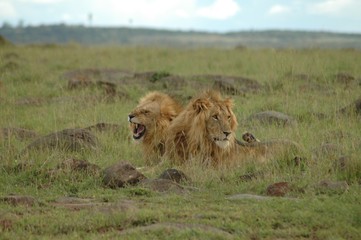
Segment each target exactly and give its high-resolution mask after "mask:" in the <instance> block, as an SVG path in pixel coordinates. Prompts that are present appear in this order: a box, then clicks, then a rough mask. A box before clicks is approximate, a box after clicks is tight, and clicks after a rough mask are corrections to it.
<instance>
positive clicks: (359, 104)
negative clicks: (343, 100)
mask: <svg viewBox="0 0 361 240" xmlns="http://www.w3.org/2000/svg"><path fill="white" fill-rule="evenodd" d="M337 113H338V114H343V115H353V114H356V115H361V98H359V99H357V100H355V101H354V102H353V103H351V104H349V105H347V106H345V107H343V108H341V109H339V110H338V111H337Z"/></svg>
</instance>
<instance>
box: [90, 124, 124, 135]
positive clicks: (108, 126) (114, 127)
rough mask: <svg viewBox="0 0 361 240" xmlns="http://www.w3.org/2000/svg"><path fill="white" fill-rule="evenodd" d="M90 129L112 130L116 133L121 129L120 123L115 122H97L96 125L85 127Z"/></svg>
mask: <svg viewBox="0 0 361 240" xmlns="http://www.w3.org/2000/svg"><path fill="white" fill-rule="evenodd" d="M84 129H86V130H89V131H97V132H112V133H115V132H117V131H119V130H120V129H121V126H120V125H119V124H113V123H103V122H102V123H97V124H95V125H92V126H89V127H86V128H84Z"/></svg>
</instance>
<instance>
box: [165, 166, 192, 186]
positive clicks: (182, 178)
mask: <svg viewBox="0 0 361 240" xmlns="http://www.w3.org/2000/svg"><path fill="white" fill-rule="evenodd" d="M159 179H167V180H171V181H173V182H176V183H180V182H186V181H189V178H188V177H187V176H186V175H185V174H184V173H183V172H182V171H179V170H177V169H173V168H169V169H167V170H165V171H164V172H163V173H162V174H161V175H160V176H159Z"/></svg>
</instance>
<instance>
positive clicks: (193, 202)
mask: <svg viewBox="0 0 361 240" xmlns="http://www.w3.org/2000/svg"><path fill="white" fill-rule="evenodd" d="M9 53H14V54H13V55H15V57H14V56H13V57H6V56H7V55H9ZM9 62H13V63H15V64H13V65H14V67H12V68H10V67H6V66H7V64H8V63H9ZM0 68H1V71H0V127H1V128H6V127H17V128H26V129H30V130H34V131H35V132H37V133H39V134H40V135H46V134H49V133H51V132H55V131H59V130H62V129H66V128H75V127H88V126H91V125H94V124H96V123H99V122H107V123H116V124H119V125H120V126H121V128H120V129H119V131H117V132H116V133H111V132H104V133H96V136H97V137H98V139H99V142H100V146H99V147H98V149H97V150H95V151H92V150H84V151H80V152H67V151H62V150H56V149H55V150H51V149H48V150H43V151H40V150H36V151H32V152H30V153H29V154H25V155H19V153H20V152H21V151H22V150H23V149H24V148H25V147H26V146H27V145H28V144H29V143H30V142H31V140H19V139H17V138H16V137H14V136H11V137H10V138H5V137H4V136H1V135H0V198H1V197H4V196H8V195H9V194H17V195H29V196H32V197H34V198H35V199H36V200H37V202H36V204H35V205H34V206H32V207H25V206H21V205H20V206H12V205H9V204H7V203H5V202H0V239H54V238H56V239H83V238H86V239H99V238H100V237H101V238H122V237H125V238H127V239H169V238H174V239H227V238H234V239H359V238H361V217H360V216H361V201H360V199H361V192H360V183H361V158H360V156H361V150H360V149H361V148H360V146H361V140H360V136H361V127H360V116H357V115H355V114H354V115H351V116H340V115H337V114H336V111H337V110H338V109H340V108H341V107H344V106H346V105H348V104H350V103H351V102H353V101H354V100H356V99H357V98H359V97H360V88H361V86H360V84H361V82H360V79H361V52H359V51H346V50H320V49H305V50H292V49H284V50H273V49H258V50H256V49H244V50H230V49H228V50H225V49H167V48H145V47H115V46H113V47H82V46H78V45H67V46H56V45H55V46H52V47H46V46H37V47H34V46H8V47H1V48H0ZM82 68H108V69H109V68H110V69H111V68H116V69H121V70H124V71H134V72H143V71H156V72H158V73H167V74H168V73H170V74H176V75H181V76H191V75H201V74H218V75H230V76H243V77H248V78H252V79H256V80H257V81H259V82H260V83H261V84H262V85H264V89H263V90H261V91H260V92H258V93H247V94H245V95H239V96H231V97H232V98H233V99H234V101H235V109H234V111H235V113H236V116H237V118H238V121H239V128H238V130H237V136H238V138H239V137H240V135H241V133H242V132H244V131H250V132H252V133H253V134H255V136H256V137H257V138H259V139H260V140H267V139H271V138H286V139H291V140H293V141H296V142H298V143H299V144H300V145H301V146H302V148H303V149H304V152H303V153H302V154H303V156H302V157H304V159H305V160H304V165H302V166H294V165H293V164H290V163H289V162H287V161H286V160H287V159H282V158H275V159H270V161H269V162H268V163H265V164H257V163H244V164H240V165H239V166H238V167H233V168H228V167H227V166H221V167H220V168H216V169H214V168H206V167H202V166H199V165H198V164H192V165H183V166H172V165H171V164H170V163H168V162H163V163H162V164H160V165H157V166H145V163H144V160H143V158H142V153H141V152H140V149H138V148H137V146H136V145H133V143H132V142H131V141H130V138H129V133H128V129H127V114H128V113H129V112H130V111H131V110H132V108H134V107H135V106H136V104H137V100H138V99H139V97H141V96H142V95H144V94H145V93H146V92H147V91H148V89H146V88H145V87H144V86H142V85H139V84H135V85H130V86H122V87H121V89H123V91H125V92H126V94H127V96H128V97H127V98H114V99H113V100H112V101H108V100H107V99H105V98H104V93H103V90H101V89H99V88H97V87H88V88H85V89H75V90H68V89H67V80H66V79H64V77H63V74H64V73H65V72H67V71H71V70H75V69H82ZM339 72H347V73H349V74H351V75H352V76H354V77H355V79H354V80H352V81H351V82H350V83H342V82H340V81H337V80H335V77H334V75H335V74H337V73H339ZM297 74H306V75H308V76H309V78H308V79H299V78H297V77H293V76H295V75H297ZM202 81H203V80H202ZM204 81H207V80H204ZM211 84H212V82H209V86H211ZM118 87H119V86H118ZM118 89H119V88H118ZM166 90H167V92H170V93H172V90H171V89H166ZM199 90H200V89H193V88H190V87H185V88H184V89H183V90H182V91H177V94H182V95H183V96H184V97H186V96H193V95H194V94H196V93H197V92H198V91H199ZM24 100H27V101H28V102H30V103H29V104H24V102H25V101H24ZM264 110H276V111H280V112H283V113H286V114H289V115H291V116H293V117H294V118H295V119H297V120H298V124H297V125H296V126H294V127H278V126H273V125H271V126H265V125H260V124H256V123H247V122H245V120H246V119H247V118H248V117H249V116H250V115H251V114H253V113H256V112H259V111H264ZM313 113H323V114H326V115H327V117H326V118H324V119H319V118H317V117H315V116H313V115H312V114H313ZM322 143H333V144H336V145H337V146H338V147H339V148H340V149H341V150H342V153H338V152H337V153H329V154H324V155H320V156H318V157H317V158H315V157H313V151H314V149H317V148H319V147H320V146H321V144H322ZM341 155H345V156H348V162H347V164H346V167H345V168H344V169H341V168H337V167H335V161H336V160H337V159H338V158H339V157H340V156H341ZM68 158H77V159H85V160H88V161H89V162H91V163H95V164H97V165H98V166H100V167H101V168H102V169H104V168H106V167H108V166H110V165H111V164H114V163H116V162H118V161H120V160H126V161H128V162H130V163H131V164H133V165H134V166H136V167H144V166H145V168H142V170H141V171H142V172H143V173H144V174H145V175H146V176H147V177H149V178H156V177H157V176H159V175H160V173H162V172H163V171H164V170H165V169H166V168H168V167H176V168H177V169H180V170H182V171H184V172H185V173H186V174H187V175H188V176H189V177H190V178H191V182H190V183H187V184H186V185H187V186H188V187H192V189H195V190H189V191H188V192H187V193H185V194H182V195H177V194H173V193H168V194H161V193H157V192H153V191H151V190H149V189H145V188H142V187H139V186H135V187H128V188H124V189H116V190H113V189H108V188H105V187H104V186H103V185H102V183H101V179H100V177H97V176H92V175H87V174H85V173H69V172H64V173H61V174H60V175H58V176H56V177H53V178H52V177H49V176H48V171H49V169H52V168H54V167H55V166H57V165H58V164H59V163H60V162H62V161H63V160H65V159H68ZM19 163H30V164H28V165H27V166H26V167H25V168H24V169H23V170H21V171H17V170H15V169H14V167H15V166H17V165H18V164H19ZM250 173H255V174H257V175H256V176H258V177H257V178H255V179H252V180H250V181H242V180H241V179H240V176H242V175H244V174H250ZM321 180H331V181H343V180H345V181H347V183H348V184H349V189H348V190H347V191H346V192H344V193H339V192H328V193H320V192H319V191H318V190H317V188H316V187H315V186H316V184H317V183H318V182H319V181H321ZM281 181H287V182H288V183H289V184H290V186H291V190H290V192H289V193H287V195H286V197H284V198H282V197H280V198H277V197H275V198H272V199H268V200H252V199H251V200H249V199H243V200H228V199H227V197H228V196H231V195H235V194H239V193H250V194H258V195H265V194H266V188H267V186H268V185H270V184H272V183H275V182H281ZM64 196H75V197H79V198H91V199H94V201H99V202H103V203H104V202H105V203H106V204H109V205H111V206H112V207H110V208H109V207H104V206H103V207H102V206H99V207H94V208H90V209H81V210H75V211H74V210H69V209H65V208H62V207H56V206H54V205H53V202H54V201H55V200H57V199H59V198H61V197H64ZM124 202H127V204H128V205H129V207H128V208H120V207H119V206H118V205H119V204H122V203H124ZM117 204H118V205H117ZM117 206H118V207H117ZM180 223H181V224H183V225H177V224H180ZM7 224H8V225H7ZM172 224H173V225H172ZM6 226H9V227H6ZM121 234H123V235H121Z"/></svg>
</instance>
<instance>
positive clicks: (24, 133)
mask: <svg viewBox="0 0 361 240" xmlns="http://www.w3.org/2000/svg"><path fill="white" fill-rule="evenodd" d="M0 136H3V137H4V138H11V136H15V137H16V138H17V139H19V140H29V139H34V138H36V137H37V136H38V134H37V133H36V132H35V131H32V130H28V129H25V128H12V127H10V128H2V129H1V131H0ZM0 138H1V137H0Z"/></svg>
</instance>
